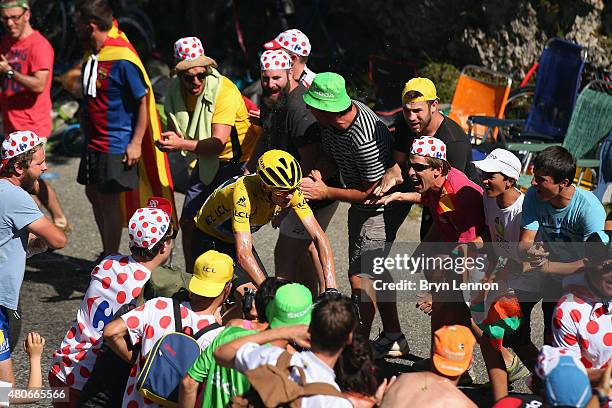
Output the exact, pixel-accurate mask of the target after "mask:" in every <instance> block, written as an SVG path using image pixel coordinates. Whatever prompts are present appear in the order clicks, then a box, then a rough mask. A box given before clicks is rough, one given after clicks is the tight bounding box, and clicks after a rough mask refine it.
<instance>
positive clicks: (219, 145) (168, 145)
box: [156, 123, 232, 156]
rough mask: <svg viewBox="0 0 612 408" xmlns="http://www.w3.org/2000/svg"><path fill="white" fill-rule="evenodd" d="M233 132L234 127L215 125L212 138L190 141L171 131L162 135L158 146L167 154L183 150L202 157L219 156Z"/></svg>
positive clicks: (213, 125)
mask: <svg viewBox="0 0 612 408" xmlns="http://www.w3.org/2000/svg"><path fill="white" fill-rule="evenodd" d="M231 131H232V127H231V126H229V125H225V124H221V123H213V124H212V137H209V138H208V139H204V140H190V139H185V138H184V137H183V135H181V134H179V133H177V132H175V131H171V130H169V131H167V132H164V133H162V134H161V139H160V140H158V141H157V142H156V144H157V146H158V147H159V148H160V149H161V150H162V151H166V152H171V151H177V150H183V151H185V152H191V153H194V154H197V155H202V156H218V155H219V154H220V153H221V152H222V151H223V149H225V145H226V144H227V142H228V141H229V140H230V135H231Z"/></svg>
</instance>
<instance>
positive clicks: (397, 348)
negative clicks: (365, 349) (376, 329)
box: [372, 331, 410, 359]
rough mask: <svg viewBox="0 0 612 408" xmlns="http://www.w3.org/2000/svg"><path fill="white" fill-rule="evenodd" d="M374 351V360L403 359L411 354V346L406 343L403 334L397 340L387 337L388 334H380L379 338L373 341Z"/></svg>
mask: <svg viewBox="0 0 612 408" xmlns="http://www.w3.org/2000/svg"><path fill="white" fill-rule="evenodd" d="M372 348H373V349H374V358H375V359H381V358H385V357H395V358H396V357H402V356H405V355H406V354H408V353H410V346H409V345H408V341H406V336H404V335H403V334H402V335H401V336H400V337H398V338H397V339H395V340H391V339H390V338H388V337H387V335H386V333H385V332H384V331H383V332H380V333H379V334H378V337H377V338H376V339H374V340H373V341H372Z"/></svg>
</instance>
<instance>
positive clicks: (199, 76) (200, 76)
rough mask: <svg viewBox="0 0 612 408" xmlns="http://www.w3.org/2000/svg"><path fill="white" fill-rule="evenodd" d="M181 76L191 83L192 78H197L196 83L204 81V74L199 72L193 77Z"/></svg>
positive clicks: (189, 75)
mask: <svg viewBox="0 0 612 408" xmlns="http://www.w3.org/2000/svg"><path fill="white" fill-rule="evenodd" d="M181 76H182V77H183V79H184V80H185V81H187V82H193V79H194V78H198V81H200V82H204V80H205V79H206V72H200V73H199V74H193V75H191V74H181Z"/></svg>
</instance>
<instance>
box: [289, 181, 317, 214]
mask: <svg viewBox="0 0 612 408" xmlns="http://www.w3.org/2000/svg"><path fill="white" fill-rule="evenodd" d="M290 206H291V208H293V210H294V211H295V214H296V215H297V216H298V218H299V219H300V220H303V219H305V218H306V217H308V216H309V215H312V216H314V214H313V213H312V210H311V209H310V206H309V205H308V203H307V202H306V198H305V197H304V193H303V192H302V190H301V189H299V188H298V189H297V190H295V194H294V195H293V198H292V199H291V202H290Z"/></svg>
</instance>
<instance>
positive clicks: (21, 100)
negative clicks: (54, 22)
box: [0, 30, 53, 137]
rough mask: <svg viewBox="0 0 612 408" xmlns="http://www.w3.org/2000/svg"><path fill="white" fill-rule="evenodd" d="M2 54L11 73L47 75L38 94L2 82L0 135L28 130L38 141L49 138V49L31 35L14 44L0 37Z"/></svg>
mask: <svg viewBox="0 0 612 408" xmlns="http://www.w3.org/2000/svg"><path fill="white" fill-rule="evenodd" d="M0 54H3V55H4V56H5V58H6V59H7V61H8V63H9V64H10V65H11V67H13V71H15V72H20V73H22V74H24V75H29V76H32V75H33V74H34V73H35V72H37V71H49V77H48V78H47V83H46V84H45V88H44V89H43V91H42V92H41V93H34V92H32V91H29V90H27V89H26V88H25V87H24V86H23V85H21V84H20V83H19V82H17V81H16V80H15V78H14V77H13V78H11V79H9V78H7V77H6V76H4V77H3V78H2V92H1V93H0V108H1V109H2V121H3V123H4V133H5V134H9V133H10V132H14V131H16V130H31V131H33V132H35V133H36V134H37V135H38V136H40V137H48V136H49V135H50V134H51V81H52V79H53V47H52V46H51V44H50V43H49V41H47V39H46V38H45V37H43V35H42V34H41V33H40V32H38V31H36V30H34V32H33V33H32V34H30V35H28V36H27V37H25V38H22V39H19V40H14V39H12V38H10V37H9V36H4V37H3V38H2V41H1V42H0Z"/></svg>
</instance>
